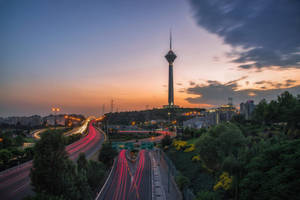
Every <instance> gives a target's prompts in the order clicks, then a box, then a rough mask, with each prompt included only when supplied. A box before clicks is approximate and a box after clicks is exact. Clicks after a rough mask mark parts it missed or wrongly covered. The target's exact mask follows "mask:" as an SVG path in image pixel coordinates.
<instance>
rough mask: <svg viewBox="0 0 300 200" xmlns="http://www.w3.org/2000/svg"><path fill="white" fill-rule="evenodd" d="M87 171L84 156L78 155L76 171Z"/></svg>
mask: <svg viewBox="0 0 300 200" xmlns="http://www.w3.org/2000/svg"><path fill="white" fill-rule="evenodd" d="M87 169H88V161H87V160H86V157H85V154H84V153H80V154H79V156H78V160H77V170H78V171H81V170H85V171H87Z"/></svg>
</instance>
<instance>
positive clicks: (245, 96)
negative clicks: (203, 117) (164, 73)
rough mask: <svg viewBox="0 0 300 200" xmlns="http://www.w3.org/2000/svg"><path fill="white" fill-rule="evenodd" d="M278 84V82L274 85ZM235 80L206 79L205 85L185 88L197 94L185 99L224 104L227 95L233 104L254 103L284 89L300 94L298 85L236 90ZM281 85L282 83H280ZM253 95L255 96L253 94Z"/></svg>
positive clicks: (195, 102) (199, 102)
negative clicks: (251, 101)
mask: <svg viewBox="0 0 300 200" xmlns="http://www.w3.org/2000/svg"><path fill="white" fill-rule="evenodd" d="M276 85H277V86H279V84H278V83H276V84H275V86H276ZM237 86H238V85H237V81H231V84H228V83H225V84H222V83H220V82H218V81H211V80H210V81H207V84H206V85H196V86H194V87H190V88H187V89H186V93H188V94H193V95H197V96H196V97H189V98H186V100H187V101H188V102H189V103H194V104H213V105H220V104H225V103H227V101H228V97H232V98H233V101H234V103H235V104H239V103H240V102H243V101H246V100H249V99H252V100H254V101H255V102H256V103H258V102H259V101H260V100H262V99H263V98H265V99H266V100H271V99H275V98H276V97H277V96H278V95H279V94H281V93H282V92H284V91H289V92H291V93H292V94H295V95H296V94H300V85H297V86H294V87H291V88H280V87H279V88H274V89H269V90H268V89H266V87H265V86H262V87H261V89H263V90H258V89H245V90H237V89H236V88H237ZM280 86H282V84H281V85H280ZM253 95H255V96H253Z"/></svg>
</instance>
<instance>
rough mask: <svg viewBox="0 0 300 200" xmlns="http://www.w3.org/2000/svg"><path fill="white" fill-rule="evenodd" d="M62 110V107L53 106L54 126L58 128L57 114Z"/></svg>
mask: <svg viewBox="0 0 300 200" xmlns="http://www.w3.org/2000/svg"><path fill="white" fill-rule="evenodd" d="M59 111H60V108H57V107H53V108H52V112H54V128H55V129H56V114H57V112H59Z"/></svg>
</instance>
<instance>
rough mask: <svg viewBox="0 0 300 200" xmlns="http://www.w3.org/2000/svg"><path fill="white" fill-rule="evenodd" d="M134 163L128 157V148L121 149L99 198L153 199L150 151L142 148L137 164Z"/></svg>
mask: <svg viewBox="0 0 300 200" xmlns="http://www.w3.org/2000/svg"><path fill="white" fill-rule="evenodd" d="M132 164H133V163H132ZM132 164H131V163H130V161H128V160H127V158H126V150H121V151H120V153H119V156H118V158H117V160H116V161H115V162H114V165H113V167H112V171H111V174H110V176H109V177H108V180H107V182H106V184H105V185H104V186H103V189H102V190H101V192H100V194H99V196H98V198H97V199H98V200H107V199H110V200H138V199H140V200H141V199H142V200H151V198H152V182H151V161H150V157H149V152H148V151H146V150H141V151H140V152H139V155H138V158H137V160H136V162H135V163H134V165H135V166H131V165H132Z"/></svg>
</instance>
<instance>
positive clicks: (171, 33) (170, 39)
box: [170, 29, 172, 50]
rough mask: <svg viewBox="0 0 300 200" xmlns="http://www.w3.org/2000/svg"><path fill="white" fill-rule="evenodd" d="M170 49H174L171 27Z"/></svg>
mask: <svg viewBox="0 0 300 200" xmlns="http://www.w3.org/2000/svg"><path fill="white" fill-rule="evenodd" d="M170 50H172V29H170Z"/></svg>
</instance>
